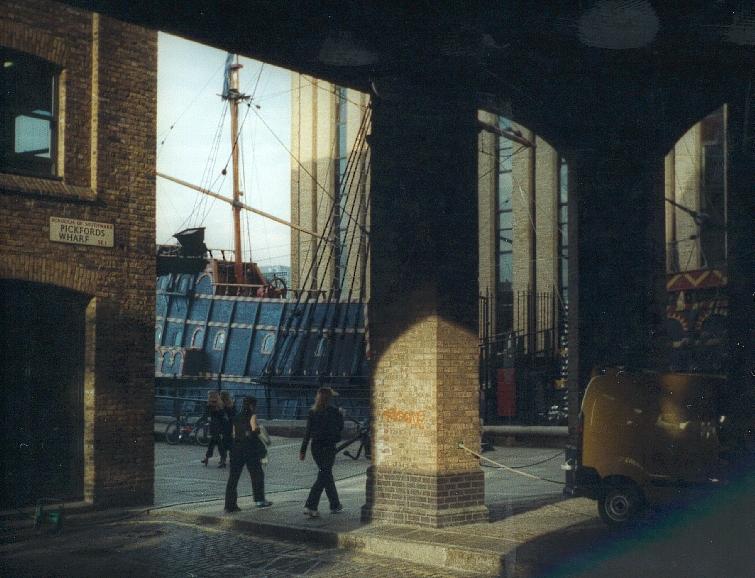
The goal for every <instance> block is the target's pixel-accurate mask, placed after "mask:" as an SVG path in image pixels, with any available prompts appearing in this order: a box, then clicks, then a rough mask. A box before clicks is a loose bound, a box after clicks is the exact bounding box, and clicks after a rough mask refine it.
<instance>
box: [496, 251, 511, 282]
mask: <svg viewBox="0 0 755 578" xmlns="http://www.w3.org/2000/svg"><path fill="white" fill-rule="evenodd" d="M512 266H513V258H512V255H511V253H500V254H499V255H498V281H499V283H504V282H506V283H512V282H513V280H514V271H513V267H512Z"/></svg>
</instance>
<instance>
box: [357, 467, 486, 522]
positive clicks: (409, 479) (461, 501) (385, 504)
mask: <svg viewBox="0 0 755 578" xmlns="http://www.w3.org/2000/svg"><path fill="white" fill-rule="evenodd" d="M487 520H488V509H487V507H486V506H485V478H484V474H483V473H482V471H472V472H465V473H461V474H424V473H409V472H406V471H398V470H390V469H386V468H378V467H375V466H370V468H369V469H368V470H367V503H366V504H365V505H364V506H362V521H380V522H389V523H392V524H410V525H416V526H429V527H432V528H443V527H445V526H458V525H461V524H471V523H474V522H483V521H487Z"/></svg>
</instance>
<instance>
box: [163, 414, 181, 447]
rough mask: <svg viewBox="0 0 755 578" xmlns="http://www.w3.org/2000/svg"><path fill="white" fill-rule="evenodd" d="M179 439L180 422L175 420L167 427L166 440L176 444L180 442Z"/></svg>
mask: <svg viewBox="0 0 755 578" xmlns="http://www.w3.org/2000/svg"><path fill="white" fill-rule="evenodd" d="M179 440H180V435H179V431H178V422H177V421H175V420H174V421H172V422H170V423H169V424H168V427H166V428H165V441H166V442H168V443H169V444H170V445H172V446H174V445H176V444H177V443H178V442H179Z"/></svg>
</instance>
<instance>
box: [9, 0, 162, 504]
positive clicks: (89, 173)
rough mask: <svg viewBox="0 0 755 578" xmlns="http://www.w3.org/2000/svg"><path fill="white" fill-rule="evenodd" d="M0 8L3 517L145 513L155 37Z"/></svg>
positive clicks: (19, 6) (39, 6)
mask: <svg viewBox="0 0 755 578" xmlns="http://www.w3.org/2000/svg"><path fill="white" fill-rule="evenodd" d="M1 6H2V16H0V55H1V56H2V63H3V66H2V69H0V78H1V79H2V80H1V81H0V83H1V85H2V90H0V100H1V102H0V115H1V116H2V122H0V126H1V127H2V128H1V129H0V130H1V131H2V134H1V136H0V148H1V151H0V218H1V219H2V222H3V226H2V227H0V245H2V254H1V255H0V309H1V311H0V321H1V325H0V339H2V346H1V349H2V352H3V353H2V364H1V366H2V381H3V389H2V422H3V448H4V450H3V452H2V457H0V461H1V463H2V484H3V487H2V503H3V507H4V508H6V507H20V506H24V505H29V504H33V503H34V502H35V501H36V500H38V499H39V498H46V497H55V498H63V499H66V500H86V501H88V502H90V503H92V504H95V505H98V506H105V505H114V504H149V503H151V502H152V497H153V477H154V468H153V465H154V449H153V447H154V444H153V439H152V425H151V424H152V407H153V403H154V365H153V356H154V354H153V349H154V308H155V287H154V282H155V258H154V246H155V181H154V168H155V115H156V90H157V82H156V70H157V52H156V47H157V34H156V32H152V31H147V30H145V29H142V28H140V27H137V26H134V25H130V24H125V23H122V22H120V21H117V20H114V19H112V18H109V17H105V16H100V15H98V14H96V13H92V12H87V11H84V10H80V9H77V8H73V7H70V6H68V5H65V4H59V3H56V2H50V1H47V0H25V1H24V2H2V4H1Z"/></svg>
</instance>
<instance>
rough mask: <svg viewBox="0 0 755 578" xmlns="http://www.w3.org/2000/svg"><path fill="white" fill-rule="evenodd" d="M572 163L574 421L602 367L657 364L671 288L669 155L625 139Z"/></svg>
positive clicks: (571, 378) (662, 359)
mask: <svg viewBox="0 0 755 578" xmlns="http://www.w3.org/2000/svg"><path fill="white" fill-rule="evenodd" d="M570 157H571V158H569V159H568V161H569V203H570V207H569V225H570V229H569V238H570V239H574V241H570V242H569V286H570V289H569V391H570V399H569V407H570V424H571V425H574V423H575V422H574V420H575V419H576V416H577V414H578V412H579V402H580V399H581V397H580V394H581V392H582V391H583V390H584V387H585V385H586V384H587V380H588V378H589V374H590V371H591V370H592V369H593V368H594V367H595V366H601V365H603V366H605V365H625V366H628V367H634V368H652V367H657V366H663V365H664V364H665V351H664V350H663V349H661V345H660V344H661V343H662V340H661V339H660V337H661V330H662V327H663V319H664V311H665V300H666V289H665V260H664V255H665V247H664V242H665V238H664V200H663V192H664V172H663V170H664V157H663V154H660V153H658V154H654V153H650V152H646V150H645V147H644V146H642V145H641V143H636V142H632V141H628V142H627V141H623V142H621V143H620V144H619V145H618V146H615V145H614V144H613V143H604V144H602V145H596V146H594V147H593V148H591V149H585V150H580V151H577V152H576V153H575V154H573V155H570Z"/></svg>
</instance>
